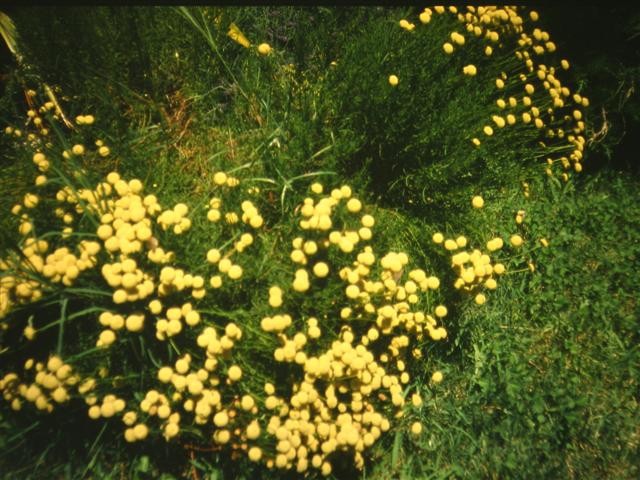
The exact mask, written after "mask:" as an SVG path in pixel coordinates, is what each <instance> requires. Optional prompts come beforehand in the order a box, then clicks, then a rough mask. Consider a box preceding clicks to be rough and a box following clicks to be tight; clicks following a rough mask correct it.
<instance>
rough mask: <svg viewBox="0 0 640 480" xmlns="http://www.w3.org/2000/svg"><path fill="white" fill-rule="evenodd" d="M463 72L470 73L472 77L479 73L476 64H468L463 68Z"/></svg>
mask: <svg viewBox="0 0 640 480" xmlns="http://www.w3.org/2000/svg"><path fill="white" fill-rule="evenodd" d="M462 73H464V74H465V75H469V76H470V77H473V76H474V75H475V74H476V73H478V69H477V68H476V66H475V65H467V66H465V67H463V68H462Z"/></svg>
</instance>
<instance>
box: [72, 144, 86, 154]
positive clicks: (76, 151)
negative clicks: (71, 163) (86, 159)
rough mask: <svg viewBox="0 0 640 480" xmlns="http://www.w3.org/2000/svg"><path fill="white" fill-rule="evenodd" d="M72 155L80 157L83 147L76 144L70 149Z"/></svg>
mask: <svg viewBox="0 0 640 480" xmlns="http://www.w3.org/2000/svg"><path fill="white" fill-rule="evenodd" d="M71 151H72V152H73V154H74V155H82V154H83V153H84V145H80V144H76V145H74V146H73V147H72V148H71Z"/></svg>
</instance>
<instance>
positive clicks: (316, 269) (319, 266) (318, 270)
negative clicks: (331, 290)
mask: <svg viewBox="0 0 640 480" xmlns="http://www.w3.org/2000/svg"><path fill="white" fill-rule="evenodd" d="M313 273H314V275H315V276H316V277H319V278H324V277H326V276H327V275H328V274H329V266H328V265H327V264H326V263H325V262H318V263H316V264H315V265H314V266H313Z"/></svg>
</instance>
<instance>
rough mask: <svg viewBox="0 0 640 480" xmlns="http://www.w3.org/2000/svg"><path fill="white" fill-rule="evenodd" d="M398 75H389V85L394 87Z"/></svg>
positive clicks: (396, 83)
mask: <svg viewBox="0 0 640 480" xmlns="http://www.w3.org/2000/svg"><path fill="white" fill-rule="evenodd" d="M398 82H399V80H398V77H397V76H396V75H389V85H391V86H392V87H395V86H396V85H398Z"/></svg>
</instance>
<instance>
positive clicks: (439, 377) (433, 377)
mask: <svg viewBox="0 0 640 480" xmlns="http://www.w3.org/2000/svg"><path fill="white" fill-rule="evenodd" d="M443 378H444V376H443V375H442V372H441V371H440V370H437V371H435V372H433V375H431V381H432V382H433V383H440V382H441V381H442V379H443Z"/></svg>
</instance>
